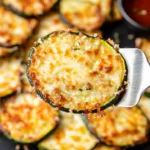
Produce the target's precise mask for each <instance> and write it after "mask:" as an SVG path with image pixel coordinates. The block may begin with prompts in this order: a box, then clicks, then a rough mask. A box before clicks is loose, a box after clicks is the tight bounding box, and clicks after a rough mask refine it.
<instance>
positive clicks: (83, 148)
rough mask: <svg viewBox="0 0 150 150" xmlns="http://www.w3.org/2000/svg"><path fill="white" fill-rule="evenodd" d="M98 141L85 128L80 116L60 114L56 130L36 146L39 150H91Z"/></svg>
mask: <svg viewBox="0 0 150 150" xmlns="http://www.w3.org/2000/svg"><path fill="white" fill-rule="evenodd" d="M97 143H98V139H97V138H96V137H95V136H93V134H91V133H90V131H89V130H88V128H87V127H86V126H85V124H84V122H83V120H82V117H81V115H79V114H72V113H64V112H63V113H61V120H60V124H59V126H58V128H57V129H56V130H55V132H54V133H53V134H51V135H50V136H48V137H47V138H45V139H44V140H43V141H41V142H40V143H39V144H38V147H39V149H40V150H92V149H93V148H94V147H95V145H96V144H97Z"/></svg>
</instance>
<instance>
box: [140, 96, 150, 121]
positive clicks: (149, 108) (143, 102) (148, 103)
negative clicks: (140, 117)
mask: <svg viewBox="0 0 150 150" xmlns="http://www.w3.org/2000/svg"><path fill="white" fill-rule="evenodd" d="M138 105H139V106H140V108H141V109H142V111H143V112H144V114H145V115H146V116H147V117H148V119H149V120H150V98H148V97H146V96H142V98H141V99H140V102H139V103H138Z"/></svg>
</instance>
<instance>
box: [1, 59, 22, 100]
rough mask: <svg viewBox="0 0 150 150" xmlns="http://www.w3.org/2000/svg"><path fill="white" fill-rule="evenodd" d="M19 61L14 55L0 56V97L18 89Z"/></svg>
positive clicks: (19, 85) (19, 87)
mask: <svg viewBox="0 0 150 150" xmlns="http://www.w3.org/2000/svg"><path fill="white" fill-rule="evenodd" d="M20 74H21V63H20V60H18V59H17V58H15V57H7V58H6V57H5V58H0V98H1V97H5V96H7V95H10V94H12V93H14V92H16V91H20V89H21V82H20Z"/></svg>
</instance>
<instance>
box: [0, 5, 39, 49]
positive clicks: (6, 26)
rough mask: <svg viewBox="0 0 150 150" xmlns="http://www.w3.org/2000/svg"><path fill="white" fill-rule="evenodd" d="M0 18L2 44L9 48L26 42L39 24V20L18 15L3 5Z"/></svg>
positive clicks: (0, 40)
mask: <svg viewBox="0 0 150 150" xmlns="http://www.w3.org/2000/svg"><path fill="white" fill-rule="evenodd" d="M4 14H5V16H4ZM0 18H1V19H0V46H2V47H7V48H10V47H14V46H20V45H22V44H24V43H25V42H26V40H27V39H28V37H29V36H30V35H31V33H32V31H33V29H34V28H35V27H36V25H37V20H35V19H25V18H22V17H20V16H17V15H16V14H14V13H12V12H11V11H9V10H8V9H6V8H5V7H3V6H1V5H0Z"/></svg>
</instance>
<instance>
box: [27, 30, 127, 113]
mask: <svg viewBox="0 0 150 150" xmlns="http://www.w3.org/2000/svg"><path fill="white" fill-rule="evenodd" d="M124 73H125V65H124V61H123V59H122V57H121V56H120V55H119V54H118V53H117V52H116V51H115V50H114V49H113V47H111V46H110V45H109V44H108V43H107V42H105V41H104V40H101V39H99V38H91V37H87V36H85V35H82V34H79V35H76V34H73V33H68V32H62V33H60V34H59V33H58V32H55V33H53V34H52V35H50V36H49V37H48V38H47V39H46V40H44V41H42V43H41V44H40V45H39V46H37V47H36V48H35V51H34V53H33V55H32V56H31V64H30V65H29V68H28V75H29V78H30V79H31V80H32V82H33V84H34V86H35V88H36V89H38V90H39V91H41V92H42V93H43V95H44V96H45V97H46V99H49V100H51V101H52V102H53V103H54V105H56V106H60V107H65V108H70V109H75V110H94V109H97V107H98V108H100V106H104V105H105V104H107V103H109V102H110V101H111V100H112V99H113V98H114V97H116V92H117V91H118V88H119V87H120V86H121V85H122V81H123V79H124Z"/></svg>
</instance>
